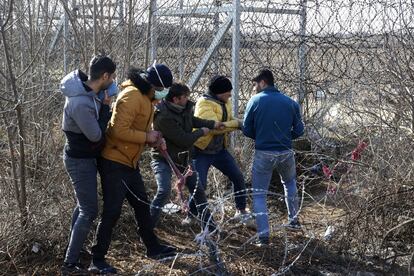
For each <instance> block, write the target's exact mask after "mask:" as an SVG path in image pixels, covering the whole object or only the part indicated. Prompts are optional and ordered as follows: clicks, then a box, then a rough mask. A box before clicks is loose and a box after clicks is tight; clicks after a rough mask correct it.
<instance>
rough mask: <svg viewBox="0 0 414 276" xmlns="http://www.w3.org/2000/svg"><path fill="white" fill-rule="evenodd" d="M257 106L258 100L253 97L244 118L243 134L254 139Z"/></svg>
mask: <svg viewBox="0 0 414 276" xmlns="http://www.w3.org/2000/svg"><path fill="white" fill-rule="evenodd" d="M256 106H257V103H256V101H255V100H254V98H251V99H250V100H249V102H248V103H247V106H246V110H245V112H244V118H243V134H244V135H246V136H247V137H249V138H252V139H255V138H256V132H255V129H254V112H255V109H256Z"/></svg>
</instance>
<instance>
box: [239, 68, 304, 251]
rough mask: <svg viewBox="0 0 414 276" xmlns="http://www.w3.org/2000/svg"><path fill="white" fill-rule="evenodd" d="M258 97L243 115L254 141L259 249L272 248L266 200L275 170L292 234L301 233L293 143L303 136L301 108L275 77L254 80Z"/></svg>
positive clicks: (264, 74)
mask: <svg viewBox="0 0 414 276" xmlns="http://www.w3.org/2000/svg"><path fill="white" fill-rule="evenodd" d="M252 81H253V83H254V88H255V91H256V93H257V94H256V95H254V96H253V97H252V98H251V99H250V100H249V102H248V103H247V107H246V110H245V114H244V120H243V133H244V135H246V136H247V137H250V138H252V139H254V140H255V155H254V161H253V168H252V185H253V209H254V213H255V215H256V224H257V232H258V237H259V238H258V240H257V241H256V245H257V246H259V247H260V246H264V245H267V244H269V219H268V210H267V204H266V196H267V191H268V188H269V183H270V179H271V177H272V172H273V170H276V171H277V172H278V173H279V175H280V178H281V180H282V184H283V186H284V190H285V201H286V206H287V209H288V220H289V221H288V224H286V225H285V226H286V227H287V228H288V229H291V230H299V229H300V228H301V225H300V223H299V220H298V217H297V215H298V198H297V188H296V166H295V156H294V152H293V150H292V139H295V138H298V137H299V136H301V135H303V129H304V127H303V122H302V119H301V114H300V107H299V104H298V103H296V102H295V101H294V100H292V99H291V98H289V97H288V96H286V95H284V94H282V93H281V92H280V91H279V90H277V88H276V87H275V86H274V78H273V74H272V72H271V71H270V70H267V69H263V70H261V71H260V73H259V74H258V75H257V76H256V77H255V78H254V79H253V80H252Z"/></svg>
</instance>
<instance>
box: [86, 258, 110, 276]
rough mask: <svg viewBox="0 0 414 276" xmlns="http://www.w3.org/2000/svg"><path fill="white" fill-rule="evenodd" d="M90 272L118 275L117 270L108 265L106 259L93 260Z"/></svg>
mask: <svg viewBox="0 0 414 276" xmlns="http://www.w3.org/2000/svg"><path fill="white" fill-rule="evenodd" d="M88 270H89V272H91V273H95V274H116V268H115V267H113V266H111V265H110V264H108V263H107V262H106V261H105V259H102V260H92V262H91V265H90V266H89V268H88Z"/></svg>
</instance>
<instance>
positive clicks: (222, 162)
mask: <svg viewBox="0 0 414 276" xmlns="http://www.w3.org/2000/svg"><path fill="white" fill-rule="evenodd" d="M194 158H195V160H194V165H195V169H196V171H197V173H198V176H199V180H200V183H201V185H202V186H203V188H204V189H206V186H207V175H208V169H209V168H210V166H213V167H215V168H217V169H218V170H219V171H221V172H222V173H223V174H224V175H225V176H227V177H228V178H229V179H230V181H231V182H233V191H234V201H235V203H236V208H237V209H238V210H244V209H246V185H245V183H244V177H243V174H242V172H241V171H240V169H239V167H238V166H237V164H236V161H235V160H234V158H233V156H232V155H231V154H230V153H229V152H228V151H227V150H226V149H223V150H221V151H220V152H218V153H216V154H204V153H202V152H200V151H198V152H196V154H195V156H194Z"/></svg>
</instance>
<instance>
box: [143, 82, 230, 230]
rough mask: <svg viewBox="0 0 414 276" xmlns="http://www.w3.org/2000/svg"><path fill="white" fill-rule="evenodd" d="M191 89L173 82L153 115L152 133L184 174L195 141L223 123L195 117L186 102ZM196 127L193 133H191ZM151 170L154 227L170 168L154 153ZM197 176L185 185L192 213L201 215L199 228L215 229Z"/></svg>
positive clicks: (191, 105) (166, 192)
mask: <svg viewBox="0 0 414 276" xmlns="http://www.w3.org/2000/svg"><path fill="white" fill-rule="evenodd" d="M189 94H190V89H189V88H188V87H187V86H186V85H184V84H181V83H174V84H173V85H172V86H171V87H170V90H169V92H168V94H167V96H166V98H165V99H164V100H163V101H161V102H160V103H159V104H158V105H157V106H156V111H155V115H154V124H153V125H154V130H158V131H161V133H162V135H163V137H164V138H165V141H166V144H167V150H168V153H169V155H170V156H171V159H172V160H173V161H174V163H175V164H176V165H177V167H178V169H179V170H180V172H181V173H184V171H185V169H186V168H187V166H188V164H190V160H191V158H192V154H191V152H192V148H193V144H194V142H195V141H197V139H198V138H200V137H201V136H204V135H207V134H208V133H209V131H210V129H213V128H221V127H222V123H220V122H215V121H210V120H203V119H199V118H197V117H194V103H193V102H191V101H189V100H188V96H189ZM193 128H196V130H193ZM151 167H152V169H153V171H154V173H155V178H156V180H157V185H158V190H157V194H156V195H155V197H154V199H153V201H152V203H151V217H152V220H153V223H154V226H155V225H156V224H157V222H158V220H159V216H160V212H161V209H162V207H163V206H164V204H165V203H166V202H167V200H168V199H169V198H170V194H171V174H172V171H171V168H170V166H169V164H168V163H167V161H166V160H165V159H164V157H163V156H162V155H161V154H160V152H159V151H157V150H153V152H152V162H151ZM197 184H198V183H197V174H196V172H194V173H193V174H192V175H191V176H189V177H188V178H187V181H186V186H187V188H188V189H189V191H190V194H191V197H192V198H193V200H192V201H191V203H190V204H192V205H193V206H192V208H191V209H192V210H195V208H197V211H198V214H202V216H201V220H202V226H203V228H204V227H205V226H206V225H209V226H210V227H209V228H210V230H212V229H214V226H213V223H208V220H209V219H210V212H209V210H208V209H207V208H206V207H207V198H206V195H205V192H204V189H203V188H202V186H201V185H197Z"/></svg>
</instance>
